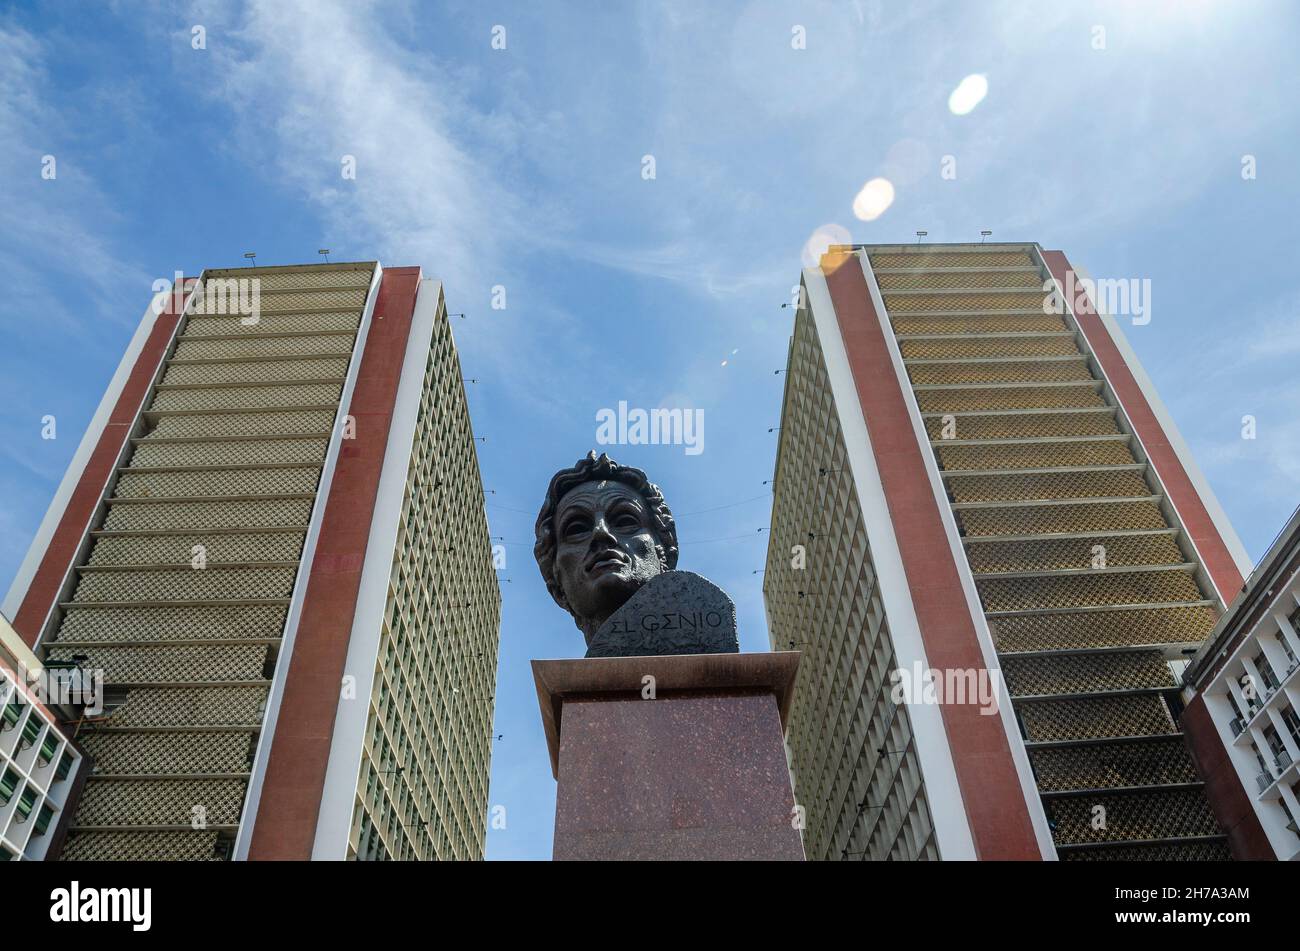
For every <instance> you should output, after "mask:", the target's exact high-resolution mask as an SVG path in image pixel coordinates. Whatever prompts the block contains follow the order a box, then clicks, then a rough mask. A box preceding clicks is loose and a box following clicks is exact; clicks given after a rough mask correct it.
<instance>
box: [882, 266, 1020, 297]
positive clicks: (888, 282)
mask: <svg viewBox="0 0 1300 951" xmlns="http://www.w3.org/2000/svg"><path fill="white" fill-rule="evenodd" d="M876 283H877V284H878V285H879V286H880V290H881V291H882V292H883V291H896V290H954V291H956V290H970V289H971V288H981V287H1038V288H1041V287H1042V286H1043V279H1042V278H1041V277H1039V276H1038V270H1037V268H1033V269H1028V268H1027V269H1025V270H1023V271H931V272H929V273H922V274H917V273H908V272H901V271H900V272H895V273H890V272H888V271H886V272H884V273H881V272H880V271H877V272H876Z"/></svg>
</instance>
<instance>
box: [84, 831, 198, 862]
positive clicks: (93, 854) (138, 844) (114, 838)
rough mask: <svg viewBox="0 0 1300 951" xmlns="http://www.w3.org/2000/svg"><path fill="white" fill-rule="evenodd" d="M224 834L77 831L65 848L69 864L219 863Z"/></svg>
mask: <svg viewBox="0 0 1300 951" xmlns="http://www.w3.org/2000/svg"><path fill="white" fill-rule="evenodd" d="M219 835H220V833H218V832H215V831H207V830H200V831H197V832H174V831H170V832H150V833H149V834H148V835H141V834H140V833H138V832H83V831H79V830H76V829H74V830H73V831H72V833H71V834H70V835H69V836H68V839H67V842H66V843H65V844H64V846H63V853H62V855H61V856H60V858H61V859H63V860H64V861H67V862H113V861H119V860H121V859H126V858H129V859H133V860H135V861H137V862H215V861H219V860H220V856H218V855H217V838H218V836H219Z"/></svg>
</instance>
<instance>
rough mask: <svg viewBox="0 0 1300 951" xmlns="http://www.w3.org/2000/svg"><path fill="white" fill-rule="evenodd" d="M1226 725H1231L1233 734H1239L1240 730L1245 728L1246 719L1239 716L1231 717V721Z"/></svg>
mask: <svg viewBox="0 0 1300 951" xmlns="http://www.w3.org/2000/svg"><path fill="white" fill-rule="evenodd" d="M1228 725H1229V726H1230V727H1232V735H1233V736H1241V731H1242V730H1244V729H1246V721H1245V720H1243V719H1242V718H1241V717H1233V718H1232V722H1231V723H1230V724H1228Z"/></svg>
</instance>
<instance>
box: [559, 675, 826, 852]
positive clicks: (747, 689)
mask: <svg viewBox="0 0 1300 951" xmlns="http://www.w3.org/2000/svg"><path fill="white" fill-rule="evenodd" d="M798 665H799V652H798V651H790V652H781V653H774V654H693V655H682V656H671V657H602V658H591V659H583V660H535V661H533V679H534V680H535V681H536V684H537V699H538V702H539V703H540V705H541V712H542V721H543V724H544V725H545V728H546V741H547V744H548V746H549V747H550V753H551V769H552V771H553V772H554V774H555V778H556V780H557V781H558V783H559V788H558V790H557V795H556V803H555V849H554V857H555V859H556V860H562V859H589V860H590V859H615V860H628V859H632V860H645V859H714V860H719V859H723V860H726V859H785V860H797V861H801V860H802V859H803V858H804V853H803V843H802V841H801V839H800V836H799V832H798V830H797V829H795V828H794V823H793V821H792V820H793V818H794V797H793V795H792V794H791V790H790V773H789V769H788V767H787V765H786V759H785V746H784V743H783V742H782V740H783V737H784V735H785V733H784V731H785V720H786V716H787V714H788V712H789V708H790V695H791V691H792V690H793V689H794V678H795V671H796V670H797V668H798ZM647 677H649V678H653V680H647V679H646V678H647ZM650 685H653V695H654V699H646V696H647V695H648V694H649V692H650V690H649V687H650Z"/></svg>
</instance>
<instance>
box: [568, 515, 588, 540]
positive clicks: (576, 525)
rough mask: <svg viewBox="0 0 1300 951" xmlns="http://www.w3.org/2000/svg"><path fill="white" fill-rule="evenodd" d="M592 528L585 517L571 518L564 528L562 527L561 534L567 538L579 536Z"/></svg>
mask: <svg viewBox="0 0 1300 951" xmlns="http://www.w3.org/2000/svg"><path fill="white" fill-rule="evenodd" d="M590 530H591V529H590V527H589V526H588V524H587V520H586V519H585V518H571V519H569V520H568V521H567V522H565V523H564V528H563V529H562V531H561V534H562V535H563V536H564V537H565V538H578V537H580V536H581V535H584V534H586V533H587V532H588V531H590Z"/></svg>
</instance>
